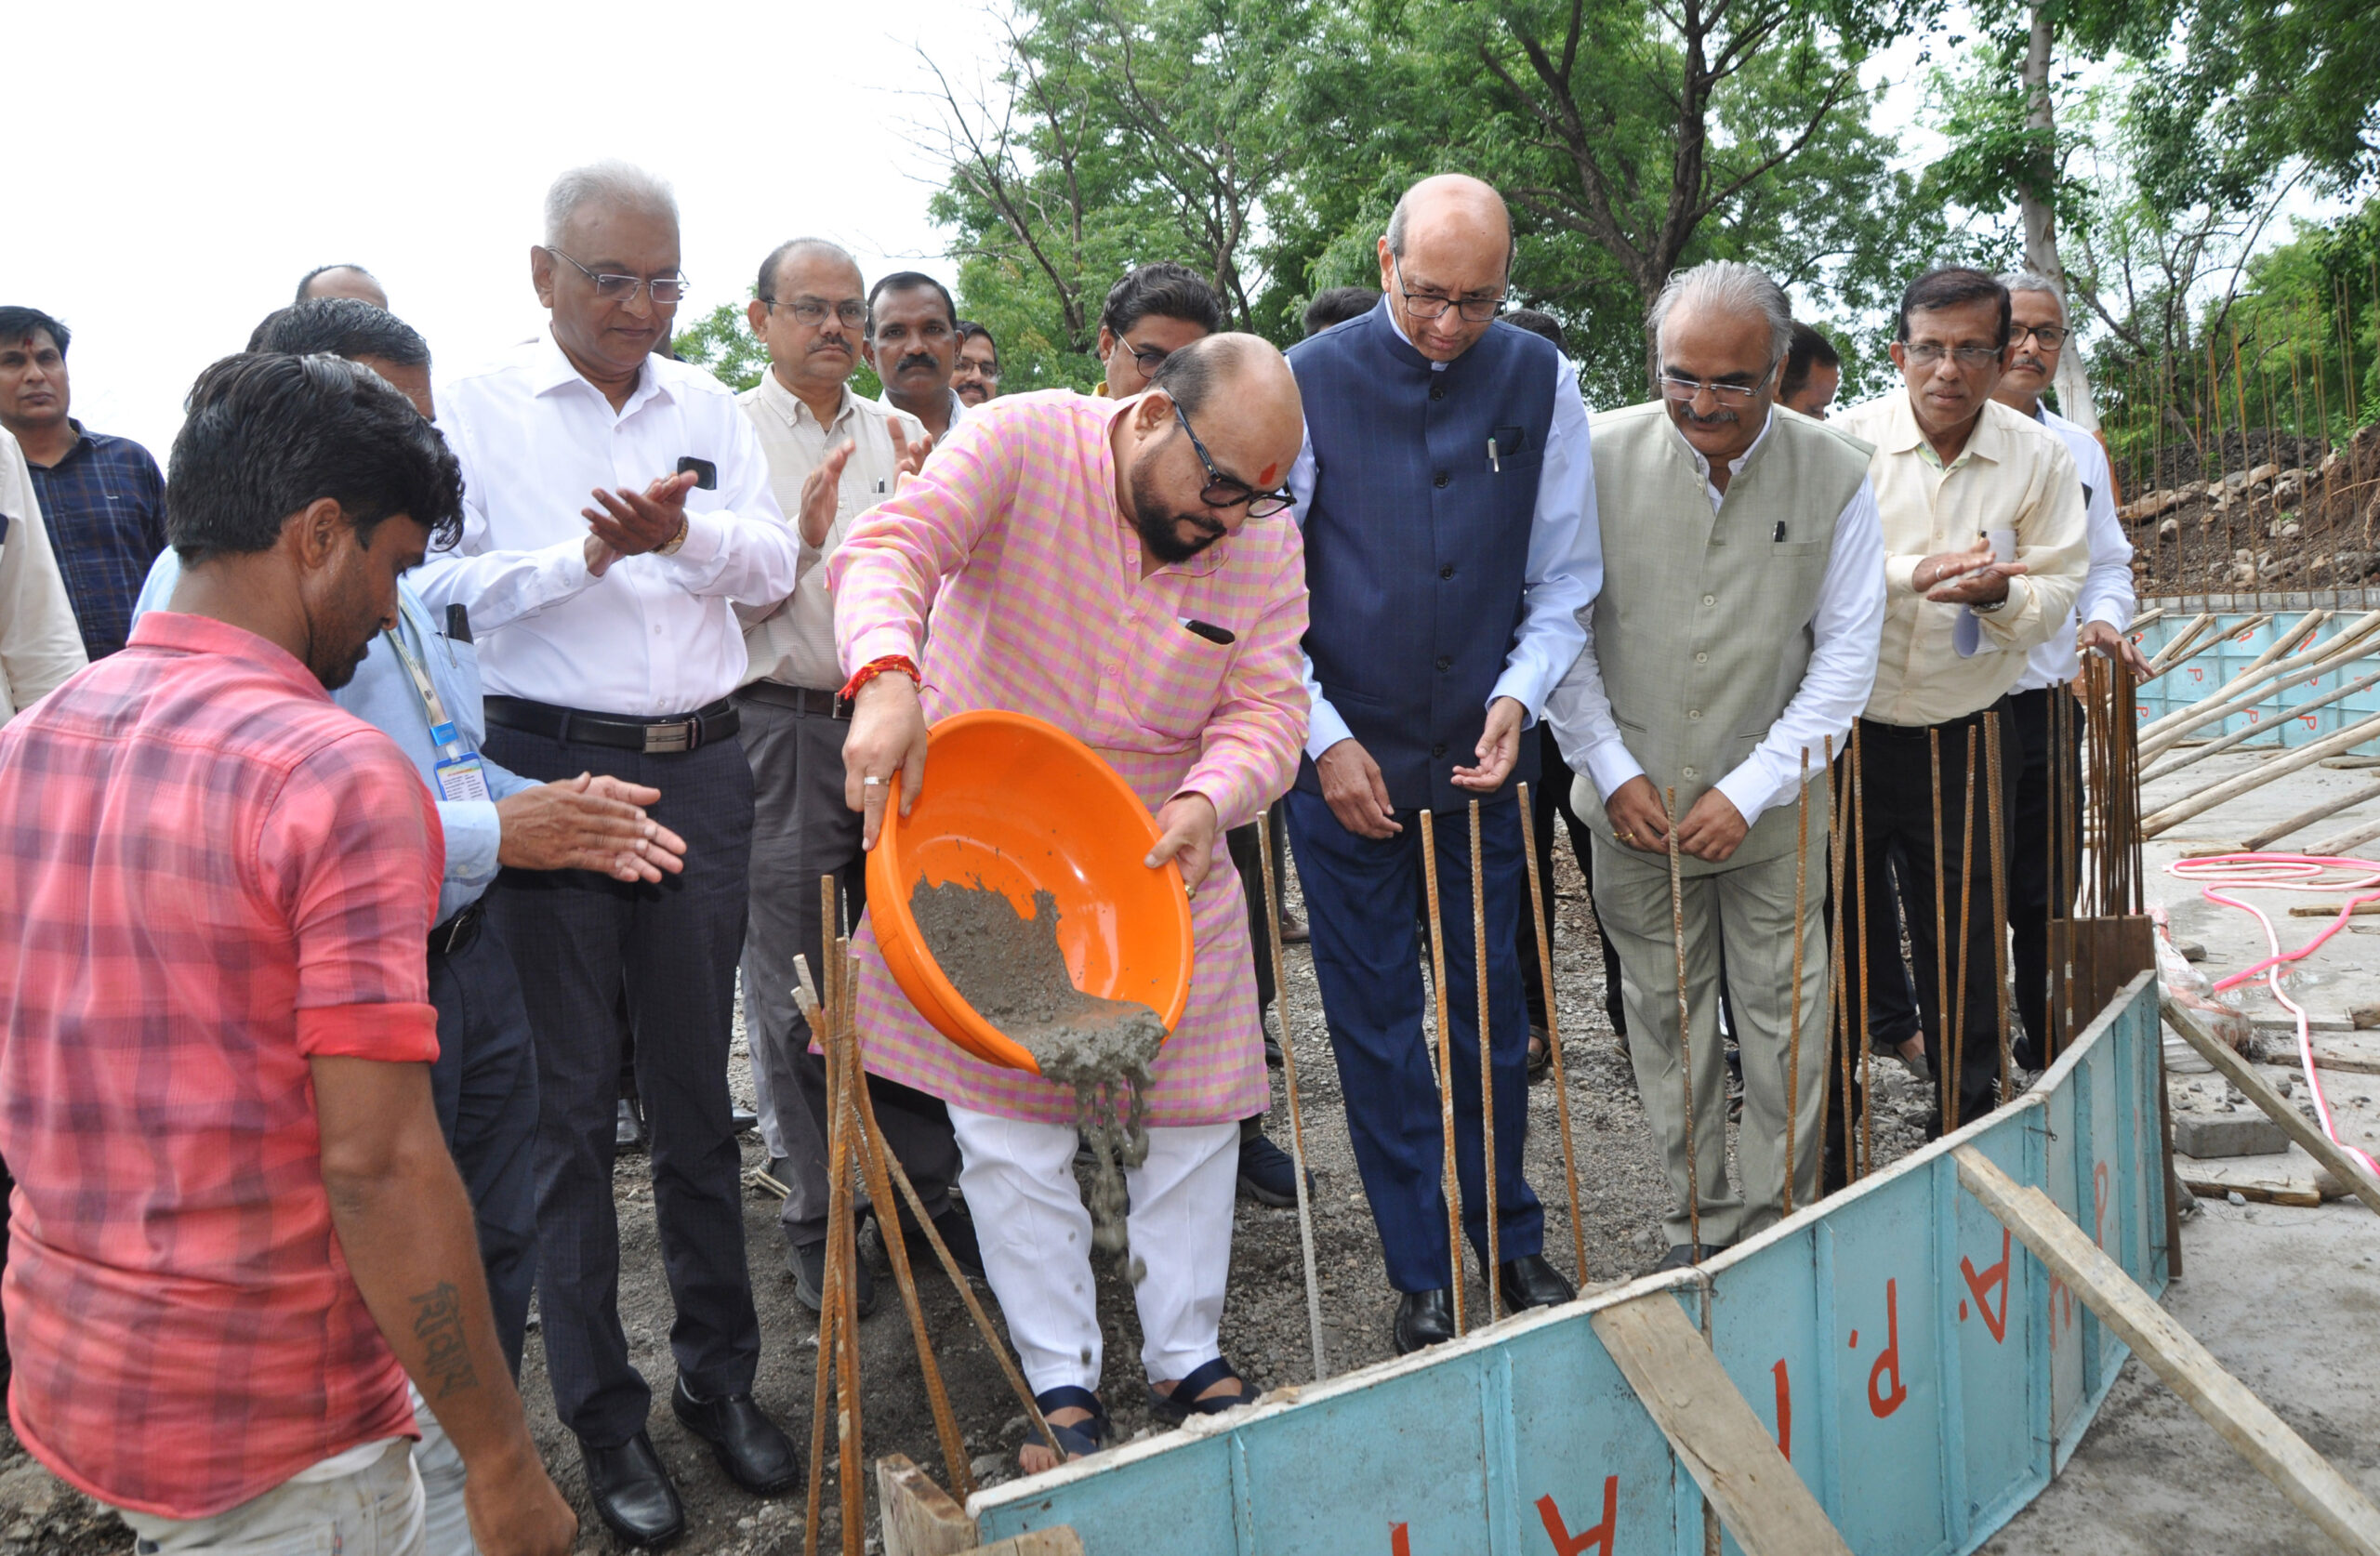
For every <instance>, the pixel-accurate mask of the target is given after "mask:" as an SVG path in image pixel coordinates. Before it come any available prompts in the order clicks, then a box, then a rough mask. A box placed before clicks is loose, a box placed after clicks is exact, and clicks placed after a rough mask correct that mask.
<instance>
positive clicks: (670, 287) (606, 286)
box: [544, 244, 686, 308]
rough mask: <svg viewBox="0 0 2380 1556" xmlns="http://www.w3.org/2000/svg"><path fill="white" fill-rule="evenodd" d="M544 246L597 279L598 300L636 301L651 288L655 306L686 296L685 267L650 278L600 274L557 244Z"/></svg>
mask: <svg viewBox="0 0 2380 1556" xmlns="http://www.w3.org/2000/svg"><path fill="white" fill-rule="evenodd" d="M544 247H545V250H546V252H547V253H548V254H550V255H552V256H553V257H555V258H557V259H561V260H563V261H565V262H566V263H568V264H569V266H570V268H571V269H572V270H576V271H577V272H578V273H579V274H580V275H583V276H585V277H586V278H587V279H588V280H589V281H591V282H593V283H594V284H595V297H596V298H597V300H598V301H601V302H614V303H624V302H634V301H635V300H636V295H637V294H638V293H639V292H650V293H651V294H652V295H653V306H654V307H655V308H675V307H677V306H678V304H679V303H680V302H681V301H683V300H684V298H685V296H686V277H685V273H684V272H683V271H680V272H679V273H678V274H676V275H664V276H655V277H654V278H653V279H652V280H650V281H648V280H646V279H645V278H644V277H643V276H641V275H597V274H596V273H595V272H594V271H593V270H588V268H587V267H586V266H584V265H582V264H580V263H579V262H578V261H577V260H575V259H573V258H571V257H570V256H569V255H567V254H564V253H563V252H562V250H560V249H558V248H556V247H554V246H553V244H545V245H544Z"/></svg>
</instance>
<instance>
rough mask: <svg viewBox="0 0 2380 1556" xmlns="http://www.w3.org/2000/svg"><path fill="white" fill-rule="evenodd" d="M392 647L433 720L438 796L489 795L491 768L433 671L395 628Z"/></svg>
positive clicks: (387, 630)
mask: <svg viewBox="0 0 2380 1556" xmlns="http://www.w3.org/2000/svg"><path fill="white" fill-rule="evenodd" d="M383 630H384V632H385V634H386V636H387V638H388V640H389V647H390V648H391V649H393V650H394V651H396V655H397V661H398V663H399V664H402V665H403V666H404V667H405V673H406V674H407V675H409V676H411V677H412V678H413V689H414V691H415V692H417V693H418V694H419V695H420V697H421V711H422V713H423V715H424V716H425V717H427V718H428V719H429V720H430V744H431V745H434V746H436V747H437V748H438V759H437V761H436V763H435V764H434V765H433V766H432V767H431V769H430V771H431V773H432V774H433V775H434V776H435V777H436V779H437V781H438V798H441V799H443V800H448V801H453V800H458V799H488V798H494V797H493V796H491V795H490V794H489V793H488V787H487V769H486V768H485V767H484V766H483V764H482V763H481V761H480V755H479V753H478V752H476V751H474V750H472V749H471V748H470V747H469V745H465V744H464V743H463V734H462V732H461V731H460V730H458V729H457V728H456V726H455V721H454V720H453V719H449V718H448V717H446V704H445V701H444V700H443V698H441V697H440V696H439V695H438V688H437V687H436V686H434V685H432V684H430V672H429V671H428V670H426V669H424V668H422V666H421V661H419V660H417V659H416V658H415V657H414V656H413V651H412V650H410V649H408V648H406V647H405V643H404V639H403V638H402V637H400V636H399V635H398V634H397V632H396V631H395V629H394V628H384V629H383Z"/></svg>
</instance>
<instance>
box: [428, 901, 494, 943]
mask: <svg viewBox="0 0 2380 1556" xmlns="http://www.w3.org/2000/svg"><path fill="white" fill-rule="evenodd" d="M486 916H487V910H486V908H485V907H484V906H483V904H482V903H480V902H478V901H474V902H472V903H470V904H469V906H467V907H465V908H463V909H462V910H461V911H460V912H458V913H456V915H455V916H454V917H452V918H449V919H448V920H446V922H444V923H443V924H441V925H439V926H438V928H436V929H434V930H430V955H431V956H454V955H456V953H457V952H462V951H468V950H469V949H470V948H471V942H473V941H475V940H477V939H479V938H480V921H481V920H482V919H483V918H485V917H486Z"/></svg>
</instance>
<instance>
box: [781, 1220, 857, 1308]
mask: <svg viewBox="0 0 2380 1556" xmlns="http://www.w3.org/2000/svg"><path fill="white" fill-rule="evenodd" d="M785 1267H786V1269H787V1270H788V1271H790V1272H792V1274H793V1294H794V1295H795V1296H796V1297H799V1298H800V1299H801V1305H802V1306H803V1307H805V1308H808V1309H809V1310H810V1311H811V1312H818V1311H820V1310H821V1309H823V1308H824V1307H826V1239H825V1238H824V1237H821V1238H820V1239H818V1241H816V1242H815V1243H797V1244H795V1245H794V1246H791V1247H789V1248H787V1249H786V1251H785ZM853 1286H854V1287H855V1288H856V1291H857V1293H858V1296H859V1315H860V1316H861V1317H862V1318H866V1316H867V1315H868V1314H869V1313H872V1312H875V1311H876V1277H875V1276H873V1275H871V1274H869V1273H868V1272H867V1260H866V1259H861V1260H860V1261H859V1263H858V1265H857V1279H856V1280H855V1281H853Z"/></svg>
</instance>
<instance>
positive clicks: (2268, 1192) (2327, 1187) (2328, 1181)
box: [2174, 1152, 2347, 1205]
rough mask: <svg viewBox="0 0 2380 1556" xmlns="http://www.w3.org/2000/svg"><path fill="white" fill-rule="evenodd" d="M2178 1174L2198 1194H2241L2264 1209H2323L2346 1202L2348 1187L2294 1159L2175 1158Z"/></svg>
mask: <svg viewBox="0 0 2380 1556" xmlns="http://www.w3.org/2000/svg"><path fill="white" fill-rule="evenodd" d="M2174 1172H2175V1176H2176V1177H2178V1178H2180V1179H2181V1180H2182V1187H2184V1188H2186V1189H2188V1190H2189V1192H2190V1193H2194V1194H2202V1195H2205V1196H2207V1197H2209V1198H2213V1199H2221V1198H2222V1197H2223V1196H2224V1195H2226V1194H2238V1195H2239V1196H2240V1197H2241V1199H2252V1200H2254V1201H2256V1202H2257V1203H2259V1204H2263V1205H2320V1204H2321V1203H2322V1201H2324V1200H2325V1199H2345V1198H2346V1197H2347V1185H2346V1184H2344V1183H2342V1182H2340V1181H2339V1180H2337V1179H2335V1178H2333V1177H2332V1176H2331V1175H2330V1174H2328V1173H2326V1172H2320V1171H2317V1170H2316V1168H2315V1167H2314V1164H2313V1163H2311V1162H2308V1161H2301V1160H2299V1159H2298V1158H2296V1157H2293V1156H2226V1157H2222V1158H2220V1159H2217V1160H2215V1161H2207V1160H2205V1159H2203V1158H2201V1157H2197V1156H2185V1155H2183V1154H2181V1153H2179V1152H2175V1154H2174Z"/></svg>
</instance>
